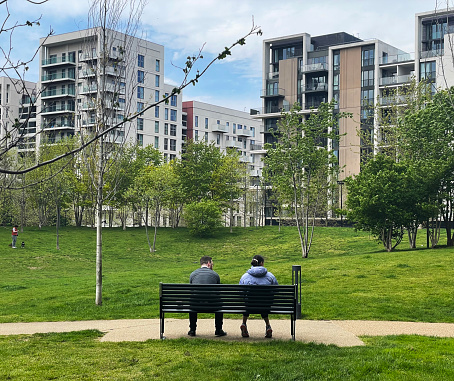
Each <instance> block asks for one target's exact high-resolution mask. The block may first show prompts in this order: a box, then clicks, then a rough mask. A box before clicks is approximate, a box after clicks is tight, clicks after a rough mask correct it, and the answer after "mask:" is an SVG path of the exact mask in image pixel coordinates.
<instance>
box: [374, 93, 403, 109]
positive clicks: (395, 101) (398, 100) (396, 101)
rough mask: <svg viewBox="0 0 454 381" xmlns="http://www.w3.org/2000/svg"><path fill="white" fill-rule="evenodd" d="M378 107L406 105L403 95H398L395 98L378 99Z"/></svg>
mask: <svg viewBox="0 0 454 381" xmlns="http://www.w3.org/2000/svg"><path fill="white" fill-rule="evenodd" d="M379 103H380V106H390V105H403V104H405V103H407V99H406V97H405V95H398V96H395V97H381V98H380V99H379Z"/></svg>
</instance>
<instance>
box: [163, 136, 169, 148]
mask: <svg viewBox="0 0 454 381" xmlns="http://www.w3.org/2000/svg"><path fill="white" fill-rule="evenodd" d="M164 149H165V150H168V149H169V139H168V138H164Z"/></svg>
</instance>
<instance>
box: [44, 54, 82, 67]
mask: <svg viewBox="0 0 454 381" xmlns="http://www.w3.org/2000/svg"><path fill="white" fill-rule="evenodd" d="M75 64H76V58H75V57H74V56H73V57H70V56H65V57H62V56H60V57H51V58H46V59H43V60H42V61H41V66H57V65H75Z"/></svg>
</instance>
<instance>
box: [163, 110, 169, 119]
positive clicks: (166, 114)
mask: <svg viewBox="0 0 454 381" xmlns="http://www.w3.org/2000/svg"><path fill="white" fill-rule="evenodd" d="M164 119H165V120H169V109H168V108H165V109H164Z"/></svg>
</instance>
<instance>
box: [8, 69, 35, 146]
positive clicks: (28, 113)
mask: <svg viewBox="0 0 454 381" xmlns="http://www.w3.org/2000/svg"><path fill="white" fill-rule="evenodd" d="M17 120H18V121H19V122H20V124H21V127H20V128H17V127H15V123H16V121H17ZM35 140H36V83H34V82H29V81H21V80H18V79H12V78H8V77H0V144H1V146H2V147H8V146H10V145H11V144H16V143H17V144H16V147H17V149H18V151H19V152H22V151H28V150H34V149H35Z"/></svg>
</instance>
